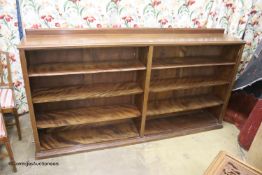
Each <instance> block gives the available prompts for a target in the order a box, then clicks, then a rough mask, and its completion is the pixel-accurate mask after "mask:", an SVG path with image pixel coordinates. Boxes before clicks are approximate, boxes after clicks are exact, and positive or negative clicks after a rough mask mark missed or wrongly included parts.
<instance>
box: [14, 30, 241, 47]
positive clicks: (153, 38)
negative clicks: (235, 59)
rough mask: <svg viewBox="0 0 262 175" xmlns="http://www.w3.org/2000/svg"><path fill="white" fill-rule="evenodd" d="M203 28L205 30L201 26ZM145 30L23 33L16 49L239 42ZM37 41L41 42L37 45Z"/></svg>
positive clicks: (224, 37)
mask: <svg viewBox="0 0 262 175" xmlns="http://www.w3.org/2000/svg"><path fill="white" fill-rule="evenodd" d="M202 30H203V31H205V29H202ZM146 31H147V30H146V29H144V31H143V30H140V32H141V33H139V34H138V33H133V34H132V33H125V32H123V31H120V32H117V30H116V32H115V33H114V34H112V33H106V32H105V33H98V34H94V33H93V34H90V35H88V32H86V33H87V34H77V32H76V34H72V33H71V34H67V35H47V34H43V35H41V34H38V35H32V36H30V35H27V37H26V38H24V39H23V40H22V41H21V44H20V45H19V46H18V48H20V49H22V48H23V49H26V50H33V49H46V48H83V47H108V46H148V45H158V46H161V45H230V44H231V45H233V44H237V45H239V44H243V43H244V42H243V41H242V40H240V39H237V38H234V37H231V36H228V35H224V34H222V33H220V32H218V33H213V34H212V35H211V34H210V33H204V32H200V33H194V32H190V31H188V32H183V33H181V32H180V33H176V31H173V32H171V33H170V32H165V30H163V29H158V32H155V33H152V32H150V33H147V32H146ZM161 31H162V32H161ZM39 43H41V44H39Z"/></svg>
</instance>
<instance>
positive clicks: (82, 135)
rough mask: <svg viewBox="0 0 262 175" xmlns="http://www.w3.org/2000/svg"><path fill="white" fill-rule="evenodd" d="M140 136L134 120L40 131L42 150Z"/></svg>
mask: <svg viewBox="0 0 262 175" xmlns="http://www.w3.org/2000/svg"><path fill="white" fill-rule="evenodd" d="M138 136H139V134H138V131H137V128H136V126H135V124H134V123H133V121H127V122H123V123H117V124H111V125H104V126H96V127H86V126H75V127H74V128H73V129H68V130H63V129H61V130H59V129H51V131H49V129H44V130H42V131H39V139H40V144H41V148H42V150H49V149H57V148H64V147H70V146H80V145H86V144H95V143H102V142H108V141H117V140H123V139H128V138H134V137H138Z"/></svg>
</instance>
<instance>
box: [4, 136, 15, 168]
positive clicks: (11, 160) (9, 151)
mask: <svg viewBox="0 0 262 175" xmlns="http://www.w3.org/2000/svg"><path fill="white" fill-rule="evenodd" d="M5 147H6V150H7V152H8V155H9V158H10V165H12V167H13V171H14V172H17V169H16V164H15V159H14V155H13V151H12V149H11V145H10V142H9V140H8V141H7V142H5Z"/></svg>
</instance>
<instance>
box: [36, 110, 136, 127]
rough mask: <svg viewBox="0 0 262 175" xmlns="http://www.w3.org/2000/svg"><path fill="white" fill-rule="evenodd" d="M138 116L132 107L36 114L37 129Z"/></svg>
mask: <svg viewBox="0 0 262 175" xmlns="http://www.w3.org/2000/svg"><path fill="white" fill-rule="evenodd" d="M140 115H141V113H140V111H139V110H138V109H137V107H136V106H133V105H112V106H97V107H86V108H77V109H65V110H58V111H50V112H46V113H40V114H37V127H38V128H54V127H62V126H69V125H80V124H93V123H100V122H109V121H116V120H123V119H128V118H137V117H139V116H140Z"/></svg>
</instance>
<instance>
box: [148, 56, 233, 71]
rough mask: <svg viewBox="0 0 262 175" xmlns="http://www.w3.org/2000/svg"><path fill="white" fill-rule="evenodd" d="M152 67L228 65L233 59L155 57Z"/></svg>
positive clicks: (231, 63)
mask: <svg viewBox="0 0 262 175" xmlns="http://www.w3.org/2000/svg"><path fill="white" fill-rule="evenodd" d="M154 60H155V61H153V65H152V69H170V68H184V67H203V66H229V65H234V64H235V62H234V61H230V60H226V59H220V58H213V57H206V58H205V57H202V58H199V57H195V58H194V57H181V58H179V57H176V58H157V59H154Z"/></svg>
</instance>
